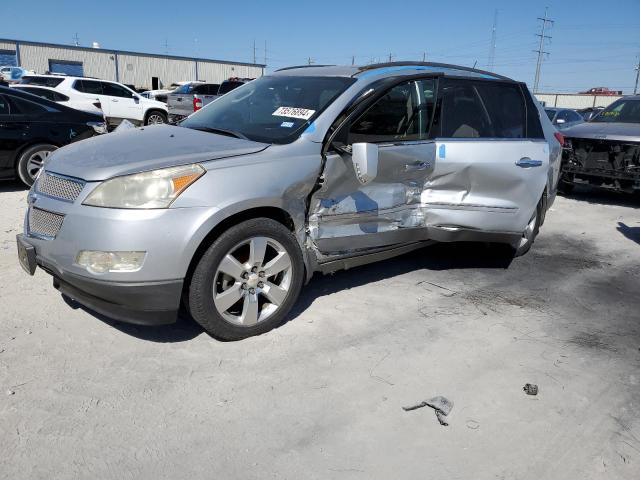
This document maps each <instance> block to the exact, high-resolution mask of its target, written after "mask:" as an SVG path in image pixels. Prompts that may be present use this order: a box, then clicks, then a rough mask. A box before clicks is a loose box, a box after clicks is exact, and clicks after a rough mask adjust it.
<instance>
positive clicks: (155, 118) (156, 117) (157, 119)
mask: <svg viewBox="0 0 640 480" xmlns="http://www.w3.org/2000/svg"><path fill="white" fill-rule="evenodd" d="M162 123H164V118H163V117H162V115H160V114H158V113H152V114H151V115H149V118H147V125H160V124H162Z"/></svg>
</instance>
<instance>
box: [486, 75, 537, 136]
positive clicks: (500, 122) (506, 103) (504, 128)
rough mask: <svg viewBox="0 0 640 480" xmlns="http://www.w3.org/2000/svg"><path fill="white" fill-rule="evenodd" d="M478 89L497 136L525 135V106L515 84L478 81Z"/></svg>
mask: <svg viewBox="0 0 640 480" xmlns="http://www.w3.org/2000/svg"><path fill="white" fill-rule="evenodd" d="M476 89H477V90H478V92H479V93H480V98H482V101H483V103H484V106H485V108H486V110H487V113H488V114H489V118H490V119H491V124H492V125H493V135H494V137H495V138H524V137H525V122H526V119H525V108H524V99H523V98H522V93H521V92H520V88H519V86H518V85H515V84H501V83H490V82H482V83H480V82H478V83H477V85H476Z"/></svg>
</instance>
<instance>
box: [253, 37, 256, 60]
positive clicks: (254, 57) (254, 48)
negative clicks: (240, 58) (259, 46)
mask: <svg viewBox="0 0 640 480" xmlns="http://www.w3.org/2000/svg"><path fill="white" fill-rule="evenodd" d="M255 63H256V39H255V38H254V39H253V64H254V65H255Z"/></svg>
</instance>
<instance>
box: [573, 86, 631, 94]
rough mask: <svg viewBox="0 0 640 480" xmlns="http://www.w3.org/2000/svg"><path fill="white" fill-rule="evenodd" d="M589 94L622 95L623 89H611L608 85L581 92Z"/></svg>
mask: <svg viewBox="0 0 640 480" xmlns="http://www.w3.org/2000/svg"><path fill="white" fill-rule="evenodd" d="M580 93H583V94H587V95H622V90H609V89H608V88H607V87H594V88H590V89H589V90H587V91H586V92H580Z"/></svg>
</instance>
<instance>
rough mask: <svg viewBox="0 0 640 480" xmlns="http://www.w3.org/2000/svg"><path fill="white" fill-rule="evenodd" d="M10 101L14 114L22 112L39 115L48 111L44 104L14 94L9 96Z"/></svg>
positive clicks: (23, 113)
mask: <svg viewBox="0 0 640 480" xmlns="http://www.w3.org/2000/svg"><path fill="white" fill-rule="evenodd" d="M9 103H10V104H11V112H12V113H14V114H15V113H20V114H22V115H37V114H39V113H43V112H46V111H47V109H46V108H45V107H43V106H42V105H38V104H37V103H35V102H32V101H30V100H24V99H22V98H17V97H14V96H10V97H9Z"/></svg>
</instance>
